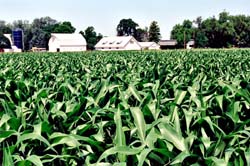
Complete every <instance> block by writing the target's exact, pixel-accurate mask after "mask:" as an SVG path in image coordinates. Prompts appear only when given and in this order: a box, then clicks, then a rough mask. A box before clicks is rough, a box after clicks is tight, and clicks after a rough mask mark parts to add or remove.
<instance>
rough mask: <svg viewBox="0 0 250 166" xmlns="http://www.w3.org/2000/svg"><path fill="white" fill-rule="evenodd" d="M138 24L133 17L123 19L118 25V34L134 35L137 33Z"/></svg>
mask: <svg viewBox="0 0 250 166" xmlns="http://www.w3.org/2000/svg"><path fill="white" fill-rule="evenodd" d="M137 27H138V24H137V23H135V22H134V21H133V20H132V19H131V18H129V19H122V20H121V21H120V22H119V24H118V25H117V28H116V31H117V36H134V37H135V35H136V31H137Z"/></svg>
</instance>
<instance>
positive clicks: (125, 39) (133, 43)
mask: <svg viewBox="0 0 250 166" xmlns="http://www.w3.org/2000/svg"><path fill="white" fill-rule="evenodd" d="M95 49H96V50H102V51H111V50H141V46H140V44H139V43H138V41H137V40H136V39H135V38H134V37H133V36H115V37H104V38H102V39H101V40H100V41H99V42H98V43H97V44H96V45H95Z"/></svg>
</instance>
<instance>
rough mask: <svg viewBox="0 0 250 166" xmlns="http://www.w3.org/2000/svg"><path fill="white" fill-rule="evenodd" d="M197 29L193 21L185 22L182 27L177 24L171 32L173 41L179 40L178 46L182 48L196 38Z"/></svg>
mask: <svg viewBox="0 0 250 166" xmlns="http://www.w3.org/2000/svg"><path fill="white" fill-rule="evenodd" d="M194 32H195V29H194V28H193V25H192V21H190V20H184V21H183V23H182V25H181V24H177V25H175V26H174V27H173V30H172V31H171V39H176V40H177V45H178V47H180V48H183V47H184V43H185V44H186V43H187V42H188V41H190V40H191V39H192V38H193V37H194Z"/></svg>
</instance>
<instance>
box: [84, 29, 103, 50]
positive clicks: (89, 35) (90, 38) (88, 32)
mask: <svg viewBox="0 0 250 166" xmlns="http://www.w3.org/2000/svg"><path fill="white" fill-rule="evenodd" d="M80 34H82V36H83V37H84V38H85V39H86V42H87V49H88V50H94V49H95V45H96V43H97V42H98V41H99V40H101V38H102V35H101V34H100V33H99V34H98V35H97V34H96V32H95V28H94V27H93V26H89V27H87V29H85V31H84V32H83V31H81V32H80Z"/></svg>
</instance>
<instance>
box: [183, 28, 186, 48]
mask: <svg viewBox="0 0 250 166" xmlns="http://www.w3.org/2000/svg"><path fill="white" fill-rule="evenodd" d="M183 38H184V43H183V44H184V49H186V31H185V30H184V32H183Z"/></svg>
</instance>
